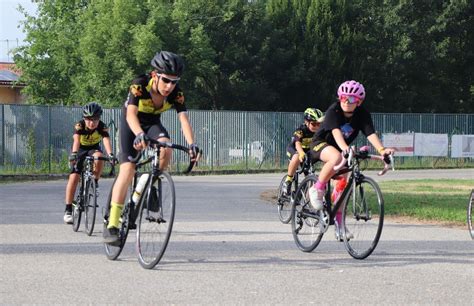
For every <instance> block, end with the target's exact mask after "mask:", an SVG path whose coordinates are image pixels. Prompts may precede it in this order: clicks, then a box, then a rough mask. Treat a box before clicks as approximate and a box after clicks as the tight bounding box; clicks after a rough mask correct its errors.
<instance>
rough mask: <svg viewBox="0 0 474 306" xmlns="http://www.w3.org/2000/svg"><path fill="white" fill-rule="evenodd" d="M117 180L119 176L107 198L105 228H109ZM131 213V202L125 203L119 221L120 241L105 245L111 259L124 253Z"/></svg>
mask: <svg viewBox="0 0 474 306" xmlns="http://www.w3.org/2000/svg"><path fill="white" fill-rule="evenodd" d="M116 181H117V177H116V178H115V180H114V182H113V184H112V187H110V192H109V196H108V198H107V205H106V209H105V211H104V230H105V229H106V228H107V225H108V224H109V212H110V202H111V200H112V191H113V189H114V185H115V182H116ZM130 192H131V187H130V188H129V190H128V193H127V196H126V197H125V199H128V198H129V196H130ZM129 213H130V204H128V203H127V204H125V205H124V208H123V210H122V215H121V216H120V223H119V227H118V228H119V229H120V230H119V241H118V242H117V243H116V244H108V243H104V247H105V255H106V256H107V258H108V259H110V260H115V259H117V258H118V257H119V255H120V253H122V250H123V247H124V246H125V242H126V241H127V236H128V231H129V228H130V224H129Z"/></svg>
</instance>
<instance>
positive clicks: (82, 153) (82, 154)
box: [71, 147, 102, 174]
mask: <svg viewBox="0 0 474 306" xmlns="http://www.w3.org/2000/svg"><path fill="white" fill-rule="evenodd" d="M95 152H102V150H101V148H100V147H97V148H94V149H90V148H87V149H81V148H79V151H77V159H76V160H77V162H76V164H75V165H74V167H72V169H71V174H72V173H77V174H81V171H82V167H83V166H84V159H85V158H86V156H92V155H93V154H94V153H95Z"/></svg>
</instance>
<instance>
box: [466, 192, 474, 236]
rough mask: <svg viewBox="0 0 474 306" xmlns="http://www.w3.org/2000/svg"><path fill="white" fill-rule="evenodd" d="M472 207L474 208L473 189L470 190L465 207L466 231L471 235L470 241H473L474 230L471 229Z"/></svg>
mask: <svg viewBox="0 0 474 306" xmlns="http://www.w3.org/2000/svg"><path fill="white" fill-rule="evenodd" d="M472 206H474V189H473V190H471V197H470V198H469V203H468V205H467V229H468V230H469V234H471V239H474V229H473V228H472Z"/></svg>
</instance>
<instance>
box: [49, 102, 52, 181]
mask: <svg viewBox="0 0 474 306" xmlns="http://www.w3.org/2000/svg"><path fill="white" fill-rule="evenodd" d="M51 142H52V141H51V106H49V105H48V173H51V148H52V147H53V144H52V143H51Z"/></svg>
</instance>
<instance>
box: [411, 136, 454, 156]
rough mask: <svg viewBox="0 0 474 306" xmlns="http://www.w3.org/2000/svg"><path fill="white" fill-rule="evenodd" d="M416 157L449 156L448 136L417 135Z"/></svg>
mask: <svg viewBox="0 0 474 306" xmlns="http://www.w3.org/2000/svg"><path fill="white" fill-rule="evenodd" d="M415 155H416V156H448V134H426V133H415Z"/></svg>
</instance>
